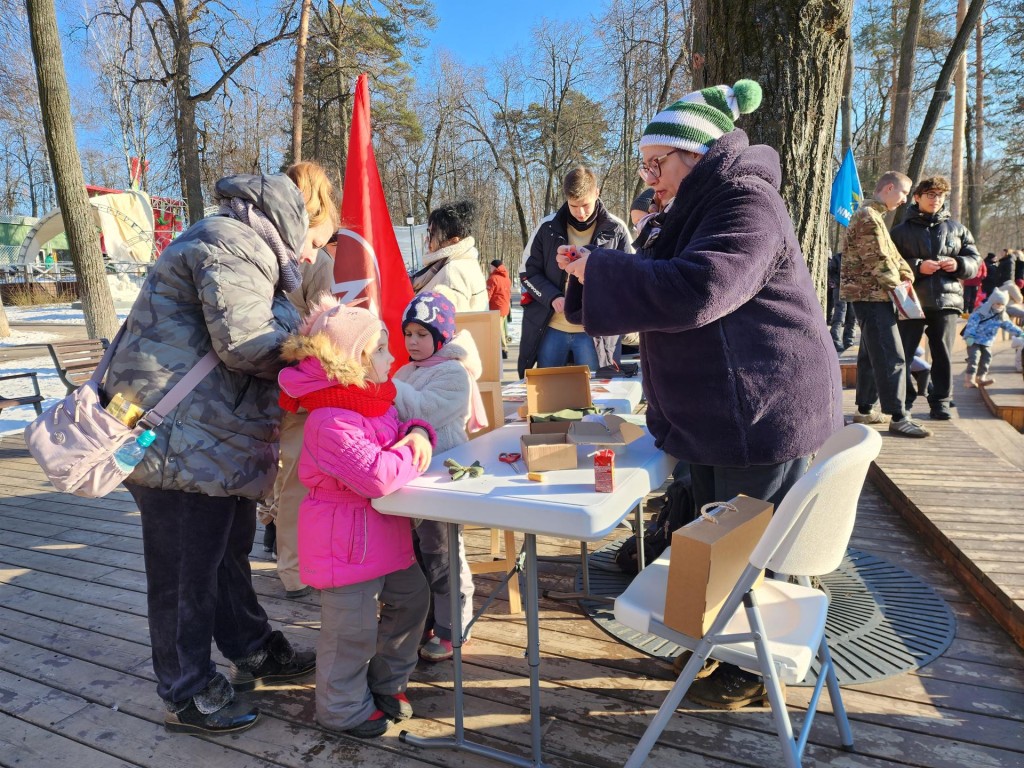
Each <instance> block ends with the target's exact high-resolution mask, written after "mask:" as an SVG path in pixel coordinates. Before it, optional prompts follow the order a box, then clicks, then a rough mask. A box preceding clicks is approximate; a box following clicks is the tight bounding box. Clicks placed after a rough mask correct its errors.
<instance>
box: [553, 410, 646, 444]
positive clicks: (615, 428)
mask: <svg viewBox="0 0 1024 768" xmlns="http://www.w3.org/2000/svg"><path fill="white" fill-rule="evenodd" d="M602 418H603V420H604V423H603V424H602V423H601V422H598V421H577V422H572V423H571V424H570V425H569V439H570V440H571V441H572V442H574V443H576V444H578V445H629V444H630V443H632V442H633V441H634V440H639V439H640V438H641V437H643V436H644V428H643V427H641V426H640V425H639V424H632V423H630V422H628V421H626V420H625V419H623V418H621V417H619V416H616V415H615V414H613V413H608V414H605V415H604V416H603V417H602Z"/></svg>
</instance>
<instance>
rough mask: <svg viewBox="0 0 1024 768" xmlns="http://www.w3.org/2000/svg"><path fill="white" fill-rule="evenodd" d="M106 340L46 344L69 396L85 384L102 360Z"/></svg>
mask: <svg viewBox="0 0 1024 768" xmlns="http://www.w3.org/2000/svg"><path fill="white" fill-rule="evenodd" d="M107 343H108V342H107V340H106V339H85V340H84V341H58V342H54V343H53V344H47V345H46V348H47V349H48V350H50V357H52V358H53V365H54V367H55V368H56V369H57V375H58V376H60V380H61V381H63V382H64V386H66V387H67V388H68V393H69V394H70V393H71V392H73V391H74V390H76V389H78V388H79V387H80V386H81V385H82V384H84V383H85V382H87V381H88V380H89V378H90V377H91V376H92V372H93V371H95V370H96V366H97V365H99V364H100V360H102V359H103V353H104V352H105V351H106V349H107Z"/></svg>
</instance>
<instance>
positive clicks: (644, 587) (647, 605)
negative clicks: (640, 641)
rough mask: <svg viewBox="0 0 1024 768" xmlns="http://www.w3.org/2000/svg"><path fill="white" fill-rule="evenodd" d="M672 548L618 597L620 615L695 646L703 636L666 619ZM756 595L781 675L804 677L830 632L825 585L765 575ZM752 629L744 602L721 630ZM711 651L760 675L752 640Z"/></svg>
mask: <svg viewBox="0 0 1024 768" xmlns="http://www.w3.org/2000/svg"><path fill="white" fill-rule="evenodd" d="M671 552H672V549H671V547H670V548H669V549H666V550H665V552H664V553H662V555H661V556H660V557H659V558H658V559H657V560H655V561H654V562H653V563H651V564H650V565H648V566H647V567H646V568H644V570H642V571H641V572H640V573H639V574H637V576H636V578H635V579H633V582H632V583H631V584H630V585H629V587H628V588H627V589H626V591H625V592H623V593H622V594H621V595H619V596H618V597H617V598H616V599H615V619H616V620H617V621H619V622H620V623H622V624H625V625H626V626H627V627H630V628H631V629H635V630H637V631H638V632H645V633H648V634H652V635H656V636H657V637H662V638H665V639H666V640H671V641H672V642H674V643H677V644H678V645H681V646H683V647H684V648H691V649H692V648H695V647H696V645H697V640H698V639H699V638H692V637H689V636H687V635H684V634H682V633H680V632H676V631H675V630H673V629H670V628H668V627H666V626H665V624H664V623H663V622H664V620H665V595H666V592H667V587H668V569H669V557H670V556H671ZM754 594H755V596H756V598H757V603H758V607H759V608H760V611H761V620H762V621H763V622H764V627H765V632H766V633H767V635H768V645H769V647H770V649H771V653H772V657H773V659H774V661H775V668H776V671H777V674H778V675H779V679H780V680H781V681H782V682H784V683H787V684H793V683H799V682H801V681H802V680H803V679H804V678H805V677H806V676H807V671H808V670H809V669H810V666H811V663H812V662H813V661H814V658H815V652H816V650H817V646H818V643H819V642H820V640H821V636H822V634H823V633H824V631H825V618H826V615H827V613H828V598H827V597H826V596H825V594H824V593H823V592H821V591H820V590H817V589H811V588H809V587H803V586H800V585H799V584H789V583H787V582H784V581H776V580H775V579H765V580H764V582H763V583H762V584H761V585H760V586H759V587H757V588H756V589H755V590H754ZM749 632H750V623H749V622H748V620H747V614H746V611H745V610H744V609H743V607H742V606H740V608H739V609H738V610H737V611H736V612H735V613H733V615H732V618H731V619H730V620H729V622H728V623H727V624H726V626H725V628H724V629H723V630H722V634H725V635H731V634H748V633H749ZM712 656H713V657H714V658H716V659H719V660H720V661H724V662H726V663H727V664H734V665H736V666H738V667H743V668H744V669H747V670H750V671H751V672H755V673H758V674H760V665H759V663H758V660H757V652H756V651H755V649H754V643H753V641H747V642H738V643H730V644H728V645H719V646H717V647H716V648H715V650H714V651H713V652H712Z"/></svg>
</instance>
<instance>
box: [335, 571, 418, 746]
mask: <svg viewBox="0 0 1024 768" xmlns="http://www.w3.org/2000/svg"><path fill="white" fill-rule="evenodd" d="M428 594H429V593H428V590H427V582H426V580H425V579H424V578H423V572H422V571H421V570H420V567H419V565H415V564H414V565H411V566H409V567H408V568H406V569H405V570H403V571H395V572H394V573H389V574H388V575H387V576H381V577H380V578H379V579H372V580H371V581H364V582H361V583H359V584H350V585H349V586H347V587H333V588H331V589H324V590H321V592H320V601H321V602H320V605H321V608H320V613H321V619H320V621H321V624H320V639H319V640H318V641H317V644H316V719H317V722H318V723H320V725H322V726H324V727H325V728H330V729H332V730H337V731H343V730H346V729H348V728H354V727H355V726H357V725H359V724H360V723H363V722H365V721H366V720H367V719H368V718H369V717H370V715H372V714H373V712H374V710H375V709H376V706H375V705H374V703H373V694H374V693H377V694H395V693H402V692H403V691H404V690H405V689H406V686H408V684H409V675H411V674H412V671H413V669H415V667H416V659H417V653H416V652H417V649H418V648H419V640H420V635H422V634H423V620H424V619H425V618H426V615H427V596H428ZM378 606H379V609H380V620H379V621H378V618H377V612H378Z"/></svg>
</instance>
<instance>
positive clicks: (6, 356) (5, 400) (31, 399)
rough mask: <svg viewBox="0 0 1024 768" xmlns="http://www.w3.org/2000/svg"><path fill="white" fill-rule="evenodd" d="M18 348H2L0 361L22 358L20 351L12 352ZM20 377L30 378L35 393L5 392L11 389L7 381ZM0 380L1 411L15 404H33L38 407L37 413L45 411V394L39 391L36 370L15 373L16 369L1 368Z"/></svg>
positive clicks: (6, 361) (5, 361) (7, 361)
mask: <svg viewBox="0 0 1024 768" xmlns="http://www.w3.org/2000/svg"><path fill="white" fill-rule="evenodd" d="M16 349H17V348H16V347H7V348H5V349H3V350H0V363H9V362H12V361H14V360H19V359H22V355H20V354H18V352H12V350H16ZM19 351H20V350H19ZM19 379H28V380H29V383H31V384H32V392H33V394H31V395H18V396H11V397H8V396H7V395H6V394H4V392H9V391H10V389H9V387H10V385H9V384H7V383H6V382H10V381H17V380H19ZM0 382H3V383H0V411H2V410H3V409H4V408H12V407H13V406H15V405H31V406H32V407H33V408H35V409H36V413H42V412H43V407H42V402H43V395H42V394H41V393H40V391H39V381H38V380H37V379H36V372H35V371H20V372H17V373H15V372H14V371H10V372H5V371H2V370H0Z"/></svg>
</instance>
